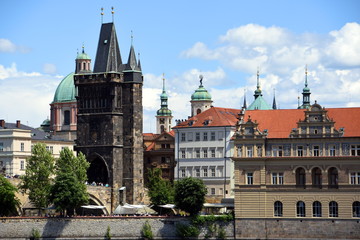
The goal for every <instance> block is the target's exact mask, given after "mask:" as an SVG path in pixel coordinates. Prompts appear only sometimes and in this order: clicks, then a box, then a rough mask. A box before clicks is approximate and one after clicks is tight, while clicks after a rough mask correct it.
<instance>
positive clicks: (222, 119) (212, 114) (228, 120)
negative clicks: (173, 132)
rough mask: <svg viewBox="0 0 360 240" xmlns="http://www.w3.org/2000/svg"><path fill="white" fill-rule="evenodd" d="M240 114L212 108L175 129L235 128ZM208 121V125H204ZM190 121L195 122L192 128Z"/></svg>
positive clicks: (235, 111) (227, 109) (226, 109)
mask: <svg viewBox="0 0 360 240" xmlns="http://www.w3.org/2000/svg"><path fill="white" fill-rule="evenodd" d="M239 112H240V110H239V109H233V108H221V107H212V108H209V109H208V110H206V111H204V112H202V113H199V114H198V115H196V116H194V117H191V118H189V119H188V120H186V121H184V122H181V123H179V124H178V125H176V126H175V127H174V128H183V127H204V126H206V127H219V126H235V124H236V122H237V116H238V113H239ZM206 120H208V121H209V123H208V125H204V122H205V121H206ZM190 121H192V122H193V124H192V125H191V126H190V125H189V122H190Z"/></svg>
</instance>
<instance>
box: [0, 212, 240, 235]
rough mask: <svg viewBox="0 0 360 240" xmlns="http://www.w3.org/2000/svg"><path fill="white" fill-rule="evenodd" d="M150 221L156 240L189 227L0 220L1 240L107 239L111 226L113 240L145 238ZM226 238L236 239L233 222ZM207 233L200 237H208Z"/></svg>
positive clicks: (128, 221)
mask: <svg viewBox="0 0 360 240" xmlns="http://www.w3.org/2000/svg"><path fill="white" fill-rule="evenodd" d="M146 221H148V222H149V224H150V226H151V228H152V232H153V234H154V238H155V239H178V238H177V237H176V225H177V224H189V220H188V219H187V218H183V217H169V218H160V217H136V218H135V217H100V218H91V217H86V218H80V217H76V218H0V239H11V240H20V239H21V240H24V239H29V238H30V237H31V232H32V230H33V229H37V230H38V231H39V232H40V235H41V239H46V240H53V239H56V240H60V239H105V238H104V237H105V234H106V232H107V228H108V226H109V227H110V234H111V236H112V238H111V239H112V240H116V239H142V236H141V229H142V228H143V226H144V224H145V223H146ZM223 226H224V227H225V230H226V235H227V237H226V239H233V238H234V225H233V223H226V225H223ZM205 234H206V231H205V230H204V231H203V232H202V233H201V234H200V237H199V238H204V236H205Z"/></svg>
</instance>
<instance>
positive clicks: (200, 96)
mask: <svg viewBox="0 0 360 240" xmlns="http://www.w3.org/2000/svg"><path fill="white" fill-rule="evenodd" d="M206 100H207V101H211V95H210V93H209V92H208V91H207V90H206V89H205V88H204V86H203V85H202V84H201V85H200V86H199V88H198V89H196V90H195V92H194V93H193V95H191V101H206Z"/></svg>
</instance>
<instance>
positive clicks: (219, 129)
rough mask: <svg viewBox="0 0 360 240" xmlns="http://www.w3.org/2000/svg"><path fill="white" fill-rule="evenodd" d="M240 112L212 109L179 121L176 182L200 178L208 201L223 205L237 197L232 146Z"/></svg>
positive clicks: (176, 144)
mask: <svg viewBox="0 0 360 240" xmlns="http://www.w3.org/2000/svg"><path fill="white" fill-rule="evenodd" d="M238 112H239V111H238V110H236V109H228V108H218V107H211V108H210V109H208V110H206V111H204V112H201V113H199V114H197V115H196V116H194V117H192V118H189V119H188V120H186V121H178V124H177V125H176V126H175V127H174V128H173V129H174V131H175V158H176V161H177V165H176V168H175V179H181V178H184V177H190V176H191V177H196V178H200V179H202V180H203V181H204V184H205V185H206V188H207V190H208V193H207V197H206V198H207V202H209V203H220V202H221V199H223V198H231V197H233V196H234V195H233V192H232V185H233V181H232V177H233V174H232V173H233V164H232V161H231V158H230V157H231V156H232V148H233V147H232V143H231V141H230V139H231V137H232V135H233V134H234V132H235V124H236V121H237V113H238Z"/></svg>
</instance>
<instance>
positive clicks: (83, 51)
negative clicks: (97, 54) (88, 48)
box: [76, 47, 91, 60]
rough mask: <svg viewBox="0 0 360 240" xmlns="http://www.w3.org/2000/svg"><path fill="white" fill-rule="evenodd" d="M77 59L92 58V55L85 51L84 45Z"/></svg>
mask: <svg viewBox="0 0 360 240" xmlns="http://www.w3.org/2000/svg"><path fill="white" fill-rule="evenodd" d="M76 59H89V60H91V58H90V56H89V55H87V54H86V53H85V50H84V47H83V49H82V52H81V53H78V55H77V57H76Z"/></svg>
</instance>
